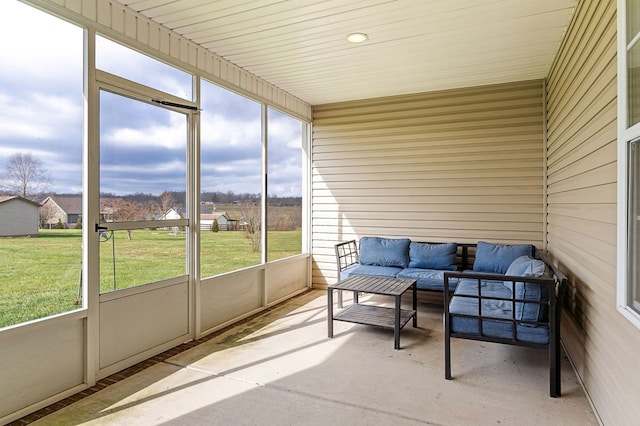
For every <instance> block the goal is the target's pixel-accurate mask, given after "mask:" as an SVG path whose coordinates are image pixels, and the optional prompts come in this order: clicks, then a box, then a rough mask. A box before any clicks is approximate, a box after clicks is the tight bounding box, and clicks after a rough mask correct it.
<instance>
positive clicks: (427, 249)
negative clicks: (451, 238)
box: [409, 242, 458, 271]
mask: <svg viewBox="0 0 640 426" xmlns="http://www.w3.org/2000/svg"><path fill="white" fill-rule="evenodd" d="M457 251H458V244H456V243H416V242H411V244H410V245H409V268H420V269H436V270H446V271H455V270H456V269H457V263H456V252H457Z"/></svg>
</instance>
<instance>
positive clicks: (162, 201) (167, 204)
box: [158, 191, 176, 213]
mask: <svg viewBox="0 0 640 426" xmlns="http://www.w3.org/2000/svg"><path fill="white" fill-rule="evenodd" d="M158 203H159V205H160V211H161V212H163V213H165V212H166V211H167V210H169V209H170V208H171V207H173V206H174V204H175V203H176V202H175V200H174V199H173V194H171V192H169V191H164V192H163V193H162V194H160V195H158Z"/></svg>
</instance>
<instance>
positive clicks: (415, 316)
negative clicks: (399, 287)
mask: <svg viewBox="0 0 640 426" xmlns="http://www.w3.org/2000/svg"><path fill="white" fill-rule="evenodd" d="M411 288H412V289H413V291H412V293H413V305H412V309H413V327H414V328H415V327H417V326H418V283H417V282H415V283H413V285H412V286H411Z"/></svg>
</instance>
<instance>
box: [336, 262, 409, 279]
mask: <svg viewBox="0 0 640 426" xmlns="http://www.w3.org/2000/svg"><path fill="white" fill-rule="evenodd" d="M401 271H402V268H399V267H397V266H377V265H353V266H350V267H348V268H347V269H345V270H344V271H341V272H340V280H346V279H347V278H349V277H350V276H353V275H366V276H370V277H382V278H395V277H396V275H398V273H399V272H401Z"/></svg>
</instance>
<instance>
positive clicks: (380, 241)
mask: <svg viewBox="0 0 640 426" xmlns="http://www.w3.org/2000/svg"><path fill="white" fill-rule="evenodd" d="M410 243H411V240H410V239H408V238H395V239H394V238H381V237H362V238H361V239H360V259H359V260H360V264H361V265H376V266H398V267H400V268H406V267H407V266H409V244H410Z"/></svg>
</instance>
